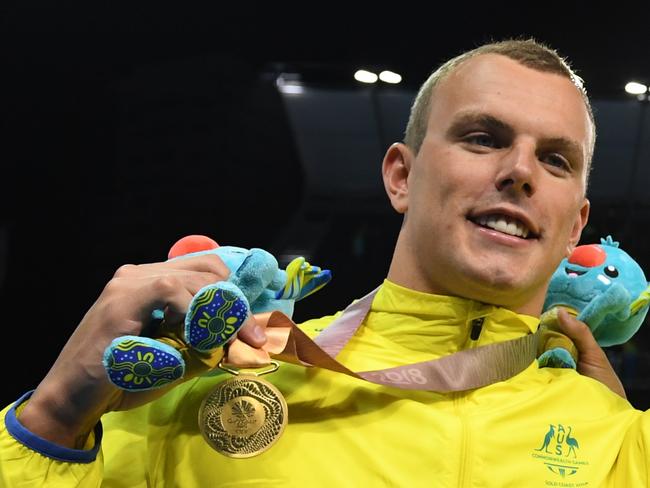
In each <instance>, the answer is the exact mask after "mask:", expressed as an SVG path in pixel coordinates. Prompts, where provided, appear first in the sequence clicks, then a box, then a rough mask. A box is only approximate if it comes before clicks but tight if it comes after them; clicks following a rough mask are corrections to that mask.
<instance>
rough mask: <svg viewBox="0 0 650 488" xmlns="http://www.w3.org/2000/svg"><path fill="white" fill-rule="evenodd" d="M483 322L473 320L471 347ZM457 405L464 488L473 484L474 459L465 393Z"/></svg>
mask: <svg viewBox="0 0 650 488" xmlns="http://www.w3.org/2000/svg"><path fill="white" fill-rule="evenodd" d="M483 322H485V317H477V318H475V319H473V320H472V322H471V328H470V333H469V338H470V340H471V341H472V344H471V345H470V347H474V346H476V342H477V341H478V340H479V337H481V332H482V331H483ZM455 403H456V411H457V412H458V419H459V421H460V430H461V437H460V439H461V441H460V442H461V444H460V463H459V464H460V469H459V473H458V487H459V488H463V487H465V486H470V483H471V462H470V459H471V457H472V432H471V429H470V427H469V425H468V424H469V421H468V417H467V415H466V414H465V406H464V403H465V396H464V393H463V392H458V393H457V394H456V398H455Z"/></svg>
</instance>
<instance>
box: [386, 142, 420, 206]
mask: <svg viewBox="0 0 650 488" xmlns="http://www.w3.org/2000/svg"><path fill="white" fill-rule="evenodd" d="M413 159H414V156H413V152H412V151H411V150H410V149H409V147H408V146H406V145H405V144H402V143H401V142H396V143H395V144H392V145H391V146H390V147H389V148H388V151H386V155H385V156H384V161H383V162H382V165H381V173H382V176H383V178H384V188H385V189H386V194H387V195H388V198H389V199H390V203H391V205H392V206H393V208H394V209H395V210H397V212H398V213H401V214H403V213H406V211H407V210H408V176H409V173H410V171H411V165H412V164H413Z"/></svg>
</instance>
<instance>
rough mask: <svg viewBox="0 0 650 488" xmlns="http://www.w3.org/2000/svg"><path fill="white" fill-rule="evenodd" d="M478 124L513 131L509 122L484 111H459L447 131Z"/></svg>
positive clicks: (487, 127) (456, 130)
mask: <svg viewBox="0 0 650 488" xmlns="http://www.w3.org/2000/svg"><path fill="white" fill-rule="evenodd" d="M472 124H475V125H479V126H482V127H485V128H486V129H493V130H498V131H500V132H510V133H512V132H514V129H513V128H512V126H511V125H510V124H508V123H507V122H504V121H503V120H501V119H499V118H497V117H495V116H494V115H490V114H488V113H485V112H475V111H469V112H461V113H459V114H458V115H456V117H454V120H453V121H452V124H451V126H450V127H449V131H448V132H449V133H455V132H458V131H459V130H461V129H464V128H466V127H467V126H468V125H472Z"/></svg>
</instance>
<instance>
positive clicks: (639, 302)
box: [630, 286, 650, 315]
mask: <svg viewBox="0 0 650 488" xmlns="http://www.w3.org/2000/svg"><path fill="white" fill-rule="evenodd" d="M649 303H650V286H648V288H646V289H645V290H643V291H642V292H641V294H640V295H639V297H638V298H637V299H636V300H634V301H633V302H632V303H631V304H630V315H634V314H636V313H638V312H639V310H641V309H642V308H643V307H647V306H648V304H649Z"/></svg>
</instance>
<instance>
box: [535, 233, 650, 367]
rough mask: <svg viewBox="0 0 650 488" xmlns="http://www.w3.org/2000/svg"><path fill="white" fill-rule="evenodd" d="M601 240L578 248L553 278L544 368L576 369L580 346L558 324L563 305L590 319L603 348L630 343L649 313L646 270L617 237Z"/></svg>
mask: <svg viewBox="0 0 650 488" xmlns="http://www.w3.org/2000/svg"><path fill="white" fill-rule="evenodd" d="M600 241H601V242H600V244H587V245H583V246H578V247H576V248H575V250H574V251H573V253H572V254H571V256H569V257H568V258H565V259H563V260H562V262H561V263H560V266H559V267H558V268H557V270H556V271H555V273H553V276H552V277H551V282H550V284H549V288H548V292H547V295H546V300H545V302H544V308H543V314H542V316H541V325H540V327H542V341H540V349H541V350H540V351H539V352H540V355H539V358H538V361H539V364H540V366H550V367H561V368H574V369H575V368H576V362H577V360H578V356H577V350H576V348H575V346H574V345H573V343H571V341H570V340H569V339H568V338H567V337H566V336H564V335H563V334H561V333H560V332H559V327H558V326H557V312H558V307H564V308H566V309H568V310H569V312H570V313H572V314H573V315H575V316H576V317H577V319H578V320H581V321H583V322H585V323H586V324H587V325H588V326H589V328H590V329H591V332H592V333H593V335H594V338H595V339H596V341H597V342H598V344H599V345H601V346H613V345H617V344H623V343H624V342H626V341H628V340H629V339H630V338H631V337H632V336H633V335H634V334H635V333H636V332H637V330H639V328H640V327H641V324H642V323H643V320H644V319H645V317H646V314H647V313H648V308H649V306H650V287H649V286H648V282H647V280H646V277H645V274H644V273H643V270H642V269H641V267H640V266H639V264H638V263H637V262H636V261H635V260H634V259H632V257H631V256H630V255H629V254H628V253H626V252H625V251H623V250H622V249H621V248H619V244H618V242H615V241H613V240H612V237H611V236H607V238H605V239H601V240H600Z"/></svg>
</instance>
